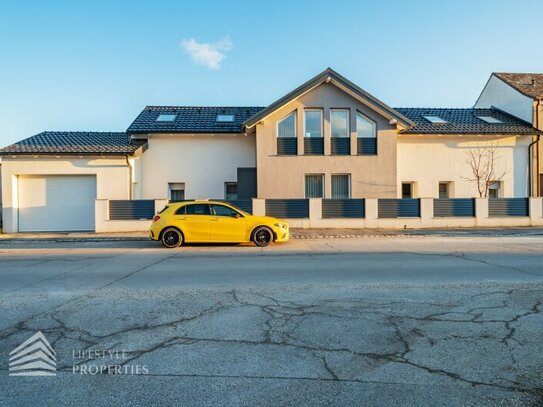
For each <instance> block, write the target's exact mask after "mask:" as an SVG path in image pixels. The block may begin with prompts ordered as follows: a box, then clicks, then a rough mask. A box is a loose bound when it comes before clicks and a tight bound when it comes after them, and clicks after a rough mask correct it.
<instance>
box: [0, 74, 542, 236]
mask: <svg viewBox="0 0 543 407" xmlns="http://www.w3.org/2000/svg"><path fill="white" fill-rule="evenodd" d="M538 133H539V131H538V130H536V129H534V128H533V127H532V126H531V125H530V124H528V123H526V122H525V121H523V120H521V119H519V118H516V117H514V116H512V115H510V114H507V113H504V112H503V111H501V110H498V109H495V108H485V109H432V108H429V109H419V108H397V109H394V108H391V107H389V106H387V105H386V104H385V103H383V102H382V101H380V100H378V99H377V98H375V97H374V96H372V95H370V94H368V93H367V92H365V91H364V90H363V89H361V88H359V87H358V86H357V85H355V84H353V83H352V82H350V81H349V80H347V79H346V78H344V77H343V76H341V75H339V74H338V73H336V72H335V71H333V70H332V69H326V70H325V71H324V72H322V73H320V74H319V75H317V76H315V77H314V78H312V79H310V80H309V81H308V82H306V83H304V84H303V85H301V86H300V87H298V88H296V89H295V90H293V91H292V92H290V93H288V94H287V95H285V96H284V97H282V98H280V99H279V100H277V101H276V102H274V103H272V104H271V105H269V106H268V107H226V106H225V107H187V106H148V107H146V108H145V109H144V110H143V111H142V112H141V113H140V115H139V116H138V117H137V118H136V119H135V121H134V122H133V123H132V124H131V125H130V126H129V128H128V129H127V132H126V133H83V132H45V133H40V134H38V135H36V136H33V137H30V138H28V139H26V140H23V141H20V142H18V143H16V144H13V145H11V146H8V147H6V148H4V149H2V150H0V155H2V156H3V171H2V183H3V186H2V188H3V197H4V198H3V204H4V209H3V213H4V225H5V228H4V229H5V231H7V232H16V231H21V232H22V231H49V230H67V231H69V230H93V229H94V208H95V206H94V201H95V200H97V199H98V200H102V199H108V200H115V199H171V200H182V199H193V198H221V199H229V200H234V199H247V198H253V197H258V198H266V199H269V198H336V199H337V198H342V199H345V198H402V197H434V198H438V197H442V198H444V197H474V196H478V194H477V191H476V187H475V184H474V183H473V182H470V181H467V180H466V179H467V178H470V168H469V165H468V164H467V163H466V159H467V153H468V152H469V151H470V149H471V148H473V147H475V146H480V145H487V146H493V147H494V148H495V149H496V152H497V157H498V161H497V167H498V168H497V172H502V171H503V172H504V173H505V175H504V177H503V178H501V179H500V180H497V182H496V183H495V184H493V186H492V191H491V194H492V196H503V197H525V196H527V194H528V184H529V178H528V146H529V144H530V143H531V141H532V138H533V137H534V136H535V135H536V134H538Z"/></svg>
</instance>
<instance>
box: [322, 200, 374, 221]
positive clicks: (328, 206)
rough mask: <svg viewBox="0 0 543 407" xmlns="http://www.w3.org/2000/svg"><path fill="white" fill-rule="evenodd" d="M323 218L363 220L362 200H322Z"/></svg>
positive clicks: (363, 204)
mask: <svg viewBox="0 0 543 407" xmlns="http://www.w3.org/2000/svg"><path fill="white" fill-rule="evenodd" d="M322 217H323V218H365V217H366V204H365V200H364V199H323V200H322Z"/></svg>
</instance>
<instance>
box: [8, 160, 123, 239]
mask: <svg viewBox="0 0 543 407" xmlns="http://www.w3.org/2000/svg"><path fill="white" fill-rule="evenodd" d="M78 174H89V175H90V174H94V175H96V198H97V199H129V198H130V197H129V184H130V183H129V179H130V178H129V170H128V165H127V163H126V160H125V158H124V157H121V158H76V157H73V158H65V157H61V158H54V157H49V156H40V157H37V158H32V157H21V158H10V157H4V158H3V160H2V213H3V222H4V227H3V231H4V232H6V233H15V232H17V231H18V188H17V184H18V178H17V177H18V176H19V175H78ZM67 198H68V199H69V197H67Z"/></svg>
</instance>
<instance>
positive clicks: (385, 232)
mask: <svg viewBox="0 0 543 407" xmlns="http://www.w3.org/2000/svg"><path fill="white" fill-rule="evenodd" d="M421 236H442V237H462V236H471V237H485V236H487V237H499V236H543V227H525V228H477V229H475V228H470V229H399V230H396V229H297V228H294V229H291V238H292V239H355V238H378V237H381V238H383V237H421ZM144 240H149V237H148V234H147V232H124V233H85V232H71V233H15V234H3V233H0V244H2V243H9V242H22V241H35V242H57V241H58V242H101V241H144Z"/></svg>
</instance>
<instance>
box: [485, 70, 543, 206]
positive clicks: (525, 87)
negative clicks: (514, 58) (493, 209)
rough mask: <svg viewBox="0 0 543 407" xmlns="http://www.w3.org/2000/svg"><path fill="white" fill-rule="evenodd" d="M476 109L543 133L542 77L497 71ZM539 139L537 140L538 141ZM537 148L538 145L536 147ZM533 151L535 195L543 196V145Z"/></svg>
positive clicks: (535, 138) (491, 76) (535, 139)
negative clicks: (503, 115)
mask: <svg viewBox="0 0 543 407" xmlns="http://www.w3.org/2000/svg"><path fill="white" fill-rule="evenodd" d="M475 107H476V108H492V107H495V108H498V109H501V110H503V111H504V112H507V113H509V114H511V115H513V116H515V117H518V118H520V119H522V120H524V121H525V122H528V123H531V124H532V125H533V126H534V127H535V128H537V129H539V130H543V74H540V73H539V74H538V73H505V72H494V73H492V75H490V78H489V79H488V81H487V83H486V85H485V87H484V88H483V91H482V92H481V94H480V95H479V98H478V99H477V101H476V102H475ZM538 138H539V135H538V136H535V137H534V140H533V141H534V142H537V140H538ZM534 145H535V144H534ZM538 145H539V148H532V151H531V153H530V158H531V161H532V163H531V165H530V167H529V169H530V171H532V172H533V173H534V174H536V175H535V176H533V177H531V178H532V181H533V182H532V184H531V185H530V187H531V189H532V191H533V193H532V194H531V195H534V196H543V188H542V185H543V158H542V157H543V143H538Z"/></svg>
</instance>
